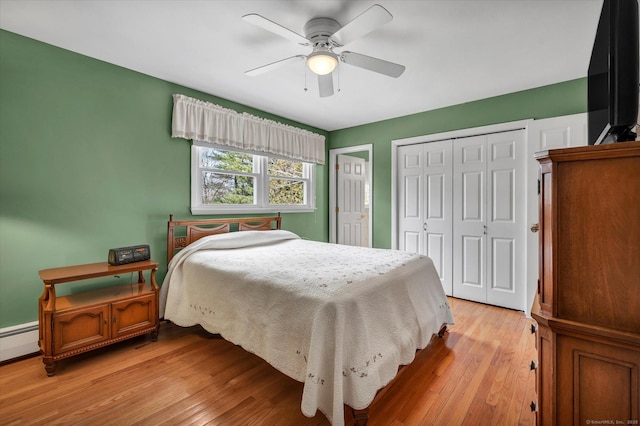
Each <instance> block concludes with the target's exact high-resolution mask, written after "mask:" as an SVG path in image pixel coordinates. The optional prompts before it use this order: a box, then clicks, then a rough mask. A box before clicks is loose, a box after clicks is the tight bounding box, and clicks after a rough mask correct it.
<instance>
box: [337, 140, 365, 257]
mask: <svg viewBox="0 0 640 426" xmlns="http://www.w3.org/2000/svg"><path fill="white" fill-rule="evenodd" d="M363 151H366V152H368V153H369V161H368V162H367V163H368V164H367V165H368V170H367V171H366V172H367V177H368V181H369V224H368V226H369V247H373V144H364V145H354V146H349V147H345V148H335V149H330V150H329V242H330V243H335V242H337V241H338V221H337V217H336V198H337V196H338V191H337V187H336V185H337V178H336V164H337V163H338V155H341V154H350V153H354V152H363Z"/></svg>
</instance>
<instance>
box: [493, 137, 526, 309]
mask: <svg viewBox="0 0 640 426" xmlns="http://www.w3.org/2000/svg"><path fill="white" fill-rule="evenodd" d="M487 151H488V152H489V155H488V158H487V176H488V177H489V182H488V185H489V191H487V195H488V203H487V210H488V212H487V235H488V238H489V241H488V247H487V279H488V281H489V282H488V288H487V303H490V304H492V305H499V306H504V307H508V308H513V309H520V310H522V309H524V302H525V286H524V277H525V275H524V267H525V263H524V262H525V258H524V255H523V253H524V251H525V249H526V245H525V237H526V234H525V226H524V223H525V222H524V220H525V208H524V202H522V201H521V202H518V197H522V194H524V192H525V185H524V173H523V170H524V164H525V163H524V153H525V152H526V150H525V146H524V131H522V130H518V131H512V132H504V133H496V134H492V135H488V136H487Z"/></svg>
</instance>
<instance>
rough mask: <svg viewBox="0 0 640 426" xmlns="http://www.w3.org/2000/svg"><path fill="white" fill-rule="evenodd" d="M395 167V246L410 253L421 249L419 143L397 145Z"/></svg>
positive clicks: (420, 148)
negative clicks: (397, 181) (396, 205)
mask: <svg viewBox="0 0 640 426" xmlns="http://www.w3.org/2000/svg"><path fill="white" fill-rule="evenodd" d="M397 162H398V164H397V169H398V179H399V182H400V188H399V191H398V198H399V199H398V207H399V210H400V211H399V212H398V213H399V214H398V218H399V223H398V249H399V250H404V251H408V252H412V253H420V254H426V253H425V251H424V241H423V238H424V235H423V234H424V230H423V223H424V197H423V192H424V188H423V186H424V183H423V174H424V156H423V147H422V146H421V145H407V146H401V147H399V148H398V156H397Z"/></svg>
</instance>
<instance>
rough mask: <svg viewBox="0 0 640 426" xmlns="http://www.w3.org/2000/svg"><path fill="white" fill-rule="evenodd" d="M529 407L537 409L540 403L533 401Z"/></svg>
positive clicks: (532, 409) (533, 409)
mask: <svg viewBox="0 0 640 426" xmlns="http://www.w3.org/2000/svg"><path fill="white" fill-rule="evenodd" d="M529 408H531V411H532V412H533V411H536V410H537V409H538V404H537V403H536V402H535V401H531V404H529Z"/></svg>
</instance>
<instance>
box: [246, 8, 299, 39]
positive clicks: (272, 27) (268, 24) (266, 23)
mask: <svg viewBox="0 0 640 426" xmlns="http://www.w3.org/2000/svg"><path fill="white" fill-rule="evenodd" d="M242 20H243V21H245V22H249V23H251V24H253V25H255V26H258V27H260V28H262V29H265V30H267V31H269V32H272V33H274V34H277V35H279V36H280V37H284V38H286V39H288V40H291V41H293V42H295V43H298V44H301V45H303V46H310V45H311V43H309V40H307V39H306V38H304V37H303V36H301V35H300V34H298V33H296V32H294V31H291V30H290V29H289V28H285V27H283V26H282V25H280V24H276V23H275V22H273V21H271V20H269V19H267V18H265V17H264V16H260V15H258V14H255V13H250V14H248V15H244V16H243V17H242Z"/></svg>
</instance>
